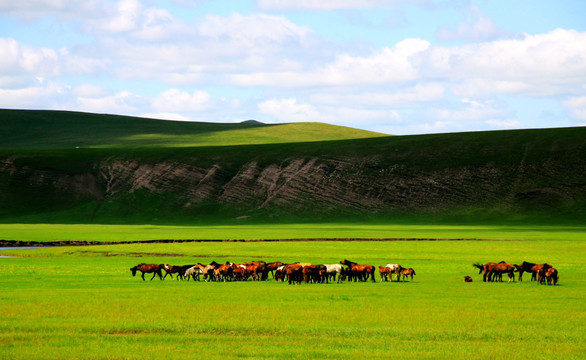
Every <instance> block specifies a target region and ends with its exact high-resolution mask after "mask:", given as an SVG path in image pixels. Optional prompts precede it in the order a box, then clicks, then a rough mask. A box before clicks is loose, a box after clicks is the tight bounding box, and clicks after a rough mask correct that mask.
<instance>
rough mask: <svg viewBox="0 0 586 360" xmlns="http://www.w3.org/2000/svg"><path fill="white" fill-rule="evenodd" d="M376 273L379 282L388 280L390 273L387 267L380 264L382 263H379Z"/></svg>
mask: <svg viewBox="0 0 586 360" xmlns="http://www.w3.org/2000/svg"><path fill="white" fill-rule="evenodd" d="M378 273H379V274H380V281H381V282H386V281H389V274H390V270H389V268H387V267H385V266H382V265H379V266H378Z"/></svg>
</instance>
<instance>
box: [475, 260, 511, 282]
mask: <svg viewBox="0 0 586 360" xmlns="http://www.w3.org/2000/svg"><path fill="white" fill-rule="evenodd" d="M504 263H505V262H504V261H501V262H500V263H499V264H504ZM495 265H497V263H494V262H489V263H486V264H472V266H474V267H475V268H478V269H480V271H479V272H478V274H479V275H480V274H482V273H484V275H483V276H482V281H484V282H487V281H490V279H489V277H488V274H489V273H490V271H491V270H492V268H493V267H494V266H495ZM501 279H502V278H501Z"/></svg>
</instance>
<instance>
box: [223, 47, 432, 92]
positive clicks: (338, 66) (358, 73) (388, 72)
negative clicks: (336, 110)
mask: <svg viewBox="0 0 586 360" xmlns="http://www.w3.org/2000/svg"><path fill="white" fill-rule="evenodd" d="M429 46H430V44H429V42H427V41H423V40H420V39H406V40H403V41H401V42H399V43H397V44H396V45H395V47H394V48H393V49H391V48H387V47H385V48H383V49H382V50H380V51H377V52H374V53H373V54H371V55H370V56H350V55H340V56H338V57H337V58H336V59H335V61H334V62H332V63H330V64H326V65H324V66H323V67H321V68H319V69H316V70H309V71H295V72H293V71H290V72H276V73H267V72H258V73H248V74H235V75H230V76H229V79H230V80H231V81H232V82H233V83H234V84H237V85H241V86H257V85H262V86H276V87H297V86H302V87H305V86H340V85H342V86H345V85H352V84H385V83H397V82H404V81H409V80H414V79H416V78H417V77H418V70H417V68H416V66H415V65H416V62H415V61H414V59H413V57H414V56H415V55H417V54H418V53H421V52H423V51H425V50H426V49H427V48H428V47H429Z"/></svg>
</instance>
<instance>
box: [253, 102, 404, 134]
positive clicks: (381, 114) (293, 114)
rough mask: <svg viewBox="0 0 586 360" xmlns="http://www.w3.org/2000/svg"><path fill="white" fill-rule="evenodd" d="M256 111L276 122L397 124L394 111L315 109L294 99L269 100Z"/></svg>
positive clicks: (339, 107)
mask: <svg viewBox="0 0 586 360" xmlns="http://www.w3.org/2000/svg"><path fill="white" fill-rule="evenodd" d="M258 111H259V112H260V113H261V114H263V115H267V116H269V117H270V118H272V119H274V120H276V121H277V122H325V123H332V124H334V123H335V124H338V125H346V126H353V127H356V126H359V124H360V123H363V122H368V123H370V124H371V125H372V126H376V124H377V123H378V124H382V123H388V122H399V121H401V117H400V115H399V113H398V112H397V111H396V110H393V109H390V110H380V109H368V108H367V109H365V108H360V107H352V106H325V107H324V106H321V107H317V106H314V105H312V104H309V103H306V102H300V101H298V100H297V99H296V98H283V99H271V100H267V101H264V102H261V103H259V104H258Z"/></svg>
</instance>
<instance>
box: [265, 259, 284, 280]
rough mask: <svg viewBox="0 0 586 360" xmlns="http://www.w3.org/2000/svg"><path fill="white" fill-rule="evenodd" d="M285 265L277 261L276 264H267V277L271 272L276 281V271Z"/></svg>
mask: <svg viewBox="0 0 586 360" xmlns="http://www.w3.org/2000/svg"><path fill="white" fill-rule="evenodd" d="M283 265H285V264H283V263H282V262H280V261H275V262H271V263H268V264H267V266H266V271H267V275H268V273H269V272H270V273H271V275H273V279H274V278H275V271H276V270H277V269H278V268H279V267H281V266H283Z"/></svg>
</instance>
